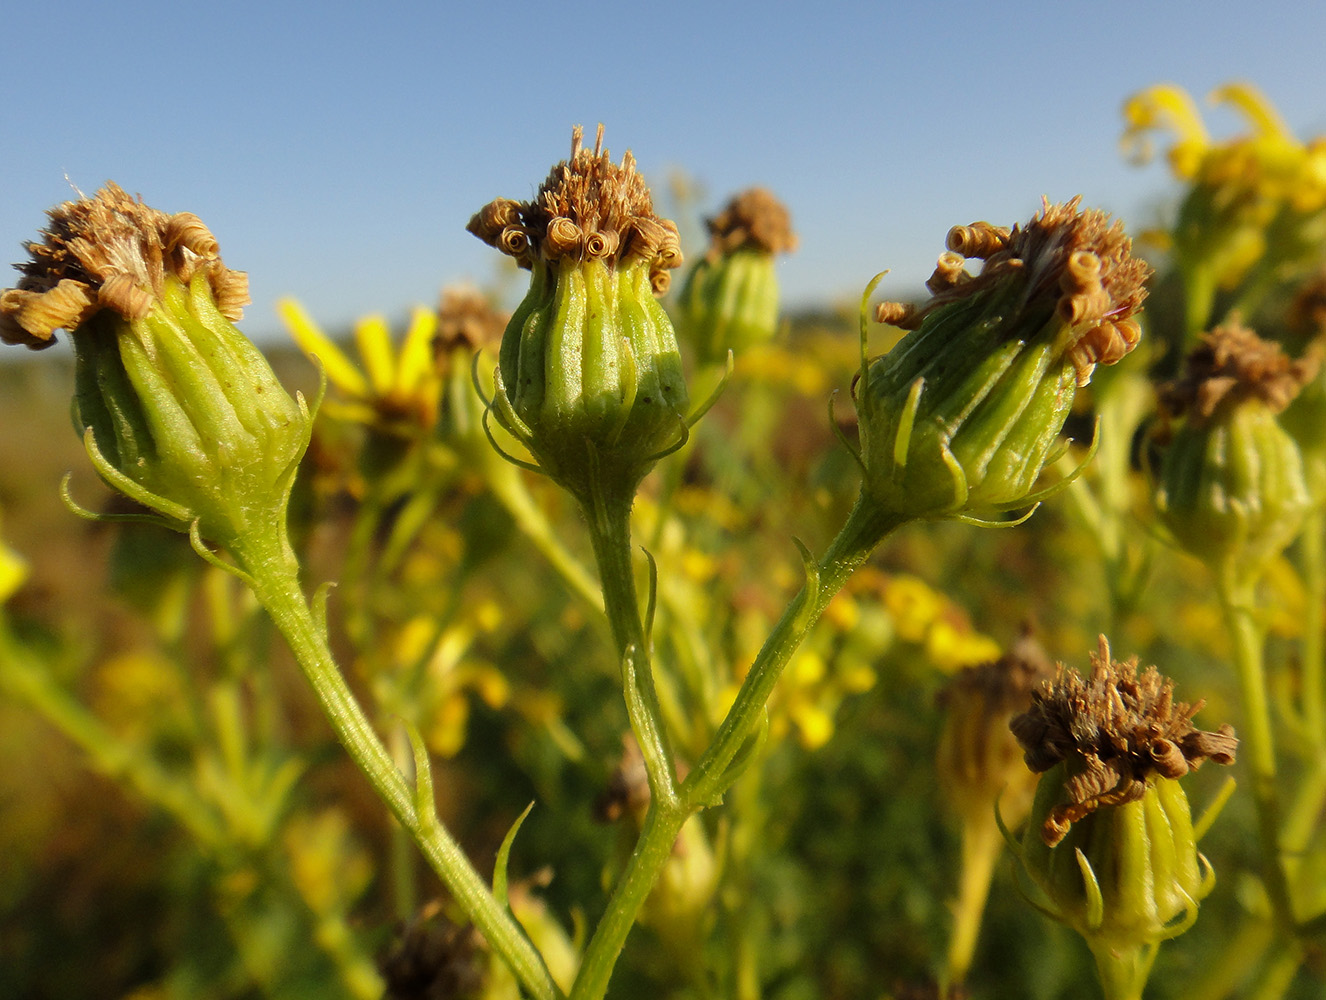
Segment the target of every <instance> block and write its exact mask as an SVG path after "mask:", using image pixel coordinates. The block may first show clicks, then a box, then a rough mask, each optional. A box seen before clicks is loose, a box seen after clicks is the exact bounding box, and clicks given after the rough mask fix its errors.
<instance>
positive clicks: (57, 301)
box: [0, 182, 249, 349]
mask: <svg viewBox="0 0 1326 1000" xmlns="http://www.w3.org/2000/svg"><path fill="white" fill-rule="evenodd" d="M47 214H48V216H49V218H50V226H49V228H47V229H46V230H44V231H43V234H42V235H43V236H44V237H45V239H44V240H43V242H40V243H38V242H35V241H34V242H29V243H28V244H26V248H27V250H28V253H29V254H30V255H31V257H30V259H29V260H28V261H27V262H26V263H23V264H20V265H18V268H19V270H20V271H22V272H23V277H22V278H21V279H20V280H19V283H18V285H17V287H15V288H10V289H6V290H5V291H4V292H0V340H4V341H5V342H6V343H10V344H26V345H27V346H28V347H31V348H34V349H40V348H43V347H49V346H50V345H51V344H52V343H54V339H53V338H54V334H55V331H56V330H58V329H61V328H63V329H66V330H74V329H76V328H78V327H79V326H82V325H83V324H84V323H85V322H87V320H89V319H90V318H91V317H92V316H93V314H95V313H97V312H98V311H100V310H102V309H113V310H115V311H116V312H117V313H119V314H120V315H121V316H123V317H124V318H125V319H127V320H134V319H142V318H144V317H145V316H147V314H148V313H149V312H151V310H152V306H153V304H154V303H155V302H156V301H158V300H159V299H160V298H161V297H162V294H163V291H164V285H165V279H166V276H167V275H173V276H174V277H177V278H179V280H180V281H181V282H183V283H185V284H188V283H189V281H190V280H191V279H192V278H193V276H194V275H195V274H197V273H200V272H201V273H202V274H203V275H205V277H206V279H207V282H208V284H209V286H210V288H211V292H212V297H213V299H214V300H215V302H216V306H217V309H218V310H219V311H220V312H221V315H223V316H224V317H225V318H226V319H229V320H232V321H234V320H238V319H239V318H240V317H241V316H242V315H243V312H244V306H245V305H247V304H248V302H249V289H248V277H247V276H246V275H245V274H244V273H243V272H241V271H232V270H230V269H229V268H228V267H226V266H225V265H224V264H223V263H222V262H221V255H220V253H219V251H218V249H217V243H216V240H215V238H213V236H212V233H211V231H210V230H208V228H207V227H206V226H205V225H203V223H202V220H200V219H199V218H198V217H197V216H196V215H194V214H193V213H191V212H177V213H175V214H174V215H167V214H166V213H164V212H160V211H157V210H156V209H155V208H150V207H148V206H147V205H144V204H143V202H142V199H141V198H131V197H130V196H129V195H128V194H126V193H125V192H124V190H123V189H121V188H120V187H119V185H117V184H115V183H113V182H107V183H106V186H105V187H103V188H102V189H101V190H100V191H98V192H97V193H96V195H95V196H94V197H92V198H79V199H78V200H77V201H67V202H64V203H63V204H61V205H57V206H56V207H55V208H53V209H51V210H50V211H49V212H48V213H47Z"/></svg>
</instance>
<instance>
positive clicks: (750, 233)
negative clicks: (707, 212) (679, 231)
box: [705, 187, 797, 260]
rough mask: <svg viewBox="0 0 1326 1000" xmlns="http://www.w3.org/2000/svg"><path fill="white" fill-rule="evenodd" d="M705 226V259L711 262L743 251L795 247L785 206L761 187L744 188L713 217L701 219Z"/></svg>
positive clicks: (779, 250)
mask: <svg viewBox="0 0 1326 1000" xmlns="http://www.w3.org/2000/svg"><path fill="white" fill-rule="evenodd" d="M705 226H706V227H707V228H708V229H709V251H708V253H707V254H706V256H707V257H709V259H711V260H716V259H718V258H719V257H721V256H723V255H724V254H729V253H732V252H733V251H734V250H740V249H743V248H749V249H753V250H759V251H761V252H763V253H769V254H775V253H791V252H792V251H793V250H795V249H796V248H797V237H796V234H795V233H793V232H792V217H791V216H790V215H789V214H788V211H787V207H786V206H785V205H784V204H783V203H782V202H781V201H779V200H778V199H777V198H776V197H775V196H774V194H773V192H772V191H769V190H767V189H765V188H759V187H756V188H748V189H747V190H745V191H742V192H741V193H740V194H738V195H735V196H733V198H732V199H731V200H730V201H729V202H728V203H727V204H726V205H724V206H723V208H722V210H721V211H720V212H719V213H718V214H717V215H715V216H714V217H713V218H711V219H706V220H705Z"/></svg>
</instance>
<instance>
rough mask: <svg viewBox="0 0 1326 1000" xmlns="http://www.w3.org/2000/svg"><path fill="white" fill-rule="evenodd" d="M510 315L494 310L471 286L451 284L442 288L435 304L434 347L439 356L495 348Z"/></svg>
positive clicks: (477, 290)
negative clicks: (435, 333)
mask: <svg viewBox="0 0 1326 1000" xmlns="http://www.w3.org/2000/svg"><path fill="white" fill-rule="evenodd" d="M510 318H511V317H510V315H509V314H508V313H503V312H499V311H498V310H496V309H494V308H493V305H492V303H491V302H489V301H488V297H487V296H486V295H484V294H483V292H481V291H480V290H479V289H477V288H475V287H474V286H473V285H451V286H449V287H447V288H444V289H442V297H441V299H440V301H439V302H438V305H437V335H436V336H435V337H434V338H433V347H434V350H435V352H436V354H437V356H438V357H439V358H441V357H445V356H447V355H450V354H451V353H452V352H454V351H464V352H465V353H467V354H473V353H474V352H475V351H478V350H481V349H483V348H485V347H491V348H494V349H495V348H496V347H497V345H498V344H499V343H501V340H502V331H503V330H505V329H506V324H507V320H509V319H510Z"/></svg>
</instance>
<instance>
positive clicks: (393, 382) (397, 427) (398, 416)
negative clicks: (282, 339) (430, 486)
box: [276, 299, 442, 436]
mask: <svg viewBox="0 0 1326 1000" xmlns="http://www.w3.org/2000/svg"><path fill="white" fill-rule="evenodd" d="M276 311H277V313H278V314H279V315H280V317H281V319H282V321H283V322H284V323H285V325H286V327H287V328H288V329H289V331H290V335H291V337H292V338H294V341H295V343H296V344H298V345H299V349H300V350H302V351H303V352H304V353H305V354H306V355H308V356H309V357H310V358H311V359H313V360H314V361H315V362H316V363H318V364H320V365H321V366H322V370H323V371H324V372H326V373H327V381H328V382H330V383H331V384H332V385H333V386H334V387H335V388H336V390H337V392H338V394H339V395H340V396H341V397H343V398H342V399H341V400H339V401H335V402H327V403H324V404H323V405H324V409H326V410H327V412H329V413H330V414H332V415H333V416H336V417H338V418H340V419H342V420H347V421H351V422H354V423H361V424H364V425H366V426H370V427H374V428H377V429H379V430H384V431H387V432H389V433H394V434H400V435H403V436H411V435H412V434H414V433H415V432H417V431H418V430H425V431H426V430H430V429H431V428H432V427H433V425H434V424H435V423H436V422H437V416H438V402H439V400H440V398H441V394H442V378H441V375H440V374H439V372H438V370H437V365H436V363H435V360H434V349H433V338H434V337H435V336H436V334H437V314H436V313H433V312H431V311H430V310H428V309H423V308H416V309H415V310H414V312H413V314H412V316H411V320H410V326H409V328H408V329H407V330H406V332H405V338H404V340H403V341H402V343H401V348H400V351H399V352H396V351H395V350H394V349H393V347H392V343H391V330H390V329H389V328H388V326H387V321H386V320H385V319H383V318H382V317H381V316H366V317H364V318H363V319H361V320H360V321H359V322H358V323H356V324H355V330H354V336H355V343H356V344H357V345H358V348H359V357H360V360H361V361H362V363H363V368H362V369H361V368H359V367H358V366H356V365H355V363H354V362H353V361H351V360H350V358H349V357H348V356H347V355H346V353H345V352H344V351H342V350H341V349H340V348H339V347H337V346H336V344H335V342H333V341H332V339H331V338H330V337H328V336H327V335H326V334H325V333H324V332H323V331H322V329H321V328H319V327H318V325H317V324H316V323H314V322H313V320H312V318H311V317H310V316H309V315H308V313H307V312H305V311H304V308H303V307H302V306H301V305H300V304H299V303H298V302H296V301H295V300H294V299H282V300H281V301H280V302H278V303H277V304H276Z"/></svg>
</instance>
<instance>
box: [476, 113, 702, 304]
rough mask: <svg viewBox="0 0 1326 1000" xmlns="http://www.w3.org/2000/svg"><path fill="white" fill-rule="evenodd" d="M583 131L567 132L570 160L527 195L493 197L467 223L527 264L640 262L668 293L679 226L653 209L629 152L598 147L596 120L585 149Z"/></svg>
mask: <svg viewBox="0 0 1326 1000" xmlns="http://www.w3.org/2000/svg"><path fill="white" fill-rule="evenodd" d="M583 139H584V130H583V129H582V128H581V127H580V126H579V125H577V126H576V127H575V129H574V131H573V132H572V136H571V158H570V159H569V160H563V161H562V162H561V163H558V164H557V165H556V166H554V167H553V168H552V170H551V171H550V172H549V174H548V177H547V179H546V180H545V181H544V182H543V184H542V185H541V186H540V187H539V190H538V193H537V194H536V195H535V196H534V199H533V200H532V201H513V200H512V199H510V198H497V199H495V200H493V201H491V202H489V203H488V204H487V205H485V206H484V207H483V208H481V209H480V210H479V211H478V212H476V213H475V214H474V216H473V217H472V218H471V219H470V222H469V225H468V226H466V229H467V230H469V232H471V233H473V234H474V235H475V236H477V237H479V239H481V240H483V241H484V242H485V243H487V244H488V245H489V246H491V247H494V248H495V249H497V250H500V251H501V252H502V253H504V254H506V255H508V256H509V257H512V258H514V259H515V261H516V263H517V264H519V265H520V266H521V267H523V268H525V269H527V270H532V269H533V268H534V266H535V264H536V263H539V264H552V263H555V262H556V261H558V260H561V259H562V258H567V257H569V258H572V259H577V260H585V259H591V260H605V261H609V262H612V263H614V264H621V263H627V262H630V261H633V260H634V261H645V262H647V263H648V264H649V277H650V283H651V285H652V286H653V289H654V292H655V294H657V295H662V294H663V293H664V292H665V291H667V288H668V284H669V283H670V282H671V275H670V274H669V273H668V272H669V270H670V269H672V268H675V267H679V266H680V265H681V262H682V254H681V240H680V238H679V237H678V235H677V226H676V224H675V223H673V222H672V221H671V220H669V219H662V218H659V217H658V216H657V215H655V214H654V206H653V199H652V198H651V197H650V193H649V187H648V185H647V184H646V183H645V179H644V178H643V177H642V176H641V175H640V173H639V172H638V171H637V170H636V168H635V157H633V156H632V155H631V153H630V151H629V150H628V151H627V152H626V153H625V155H623V156H622V162H621V165H620V166H618V165H616V164H614V163H613V162H612V159H611V157H609V155H608V151H607V150H605V149H604V148H603V126H602V125H600V126H599V128H598V133H597V135H596V137H595V140H594V150H593V152H590V151H589V150H588V149H585V148H584V147H583V145H582V142H583Z"/></svg>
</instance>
